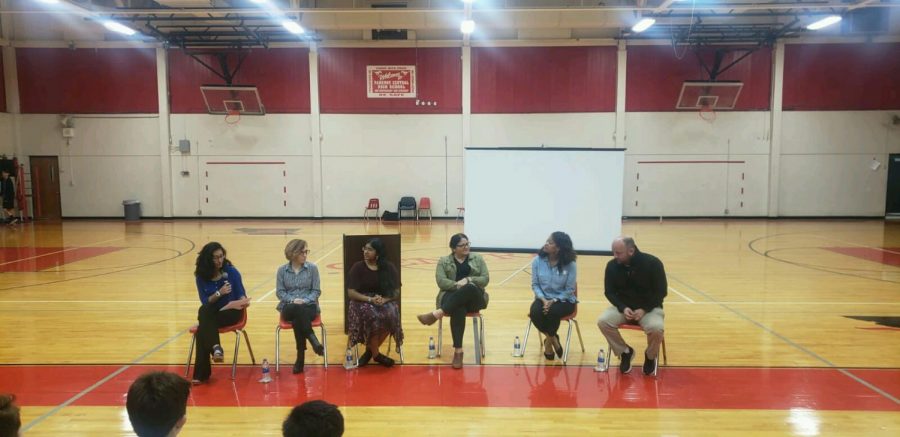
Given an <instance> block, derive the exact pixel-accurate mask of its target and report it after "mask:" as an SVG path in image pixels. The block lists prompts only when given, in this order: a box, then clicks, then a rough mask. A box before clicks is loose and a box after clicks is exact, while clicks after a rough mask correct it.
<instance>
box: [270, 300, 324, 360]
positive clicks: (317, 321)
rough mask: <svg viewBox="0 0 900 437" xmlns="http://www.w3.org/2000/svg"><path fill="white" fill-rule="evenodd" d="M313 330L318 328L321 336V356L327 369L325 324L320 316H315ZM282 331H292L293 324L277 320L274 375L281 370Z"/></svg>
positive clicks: (280, 319)
mask: <svg viewBox="0 0 900 437" xmlns="http://www.w3.org/2000/svg"><path fill="white" fill-rule="evenodd" d="M312 327H313V328H319V332H320V335H321V336H322V346H323V347H324V348H325V353H324V354H323V355H324V356H323V358H324V359H325V368H326V369H327V368H328V342H327V340H328V339H327V338H326V337H325V324H324V323H322V315H321V314H317V315H316V318H315V319H313V321H312ZM282 329H294V324H293V323H291V322H289V321H287V320H284V319H282V318H281V317H279V318H278V326H276V327H275V373H278V369H280V368H281V360H280V358H281V330H282Z"/></svg>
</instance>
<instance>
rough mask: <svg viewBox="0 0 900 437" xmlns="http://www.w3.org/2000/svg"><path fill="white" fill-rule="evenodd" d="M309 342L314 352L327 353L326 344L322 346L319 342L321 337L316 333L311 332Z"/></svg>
mask: <svg viewBox="0 0 900 437" xmlns="http://www.w3.org/2000/svg"><path fill="white" fill-rule="evenodd" d="M307 338H309V344H310V345H311V346H312V348H313V352H315V353H316V355H318V356H322V355H324V354H325V346H322V343H319V339H318V338H317V337H316V334H315V333H312V334H309V337H307Z"/></svg>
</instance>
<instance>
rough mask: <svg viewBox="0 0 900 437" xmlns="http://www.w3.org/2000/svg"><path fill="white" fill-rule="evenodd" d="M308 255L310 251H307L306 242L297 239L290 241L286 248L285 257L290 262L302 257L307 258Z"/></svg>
mask: <svg viewBox="0 0 900 437" xmlns="http://www.w3.org/2000/svg"><path fill="white" fill-rule="evenodd" d="M307 254H309V251H308V250H306V240H300V239H298V238H295V239H293V240H291V241H289V242H288V244H287V246H284V257H285V258H287V260H288V261H293V260H294V258H297V257H298V256H300V255H303V256H304V257H305V256H306V255H307ZM303 261H306V259H305V258H304V259H303Z"/></svg>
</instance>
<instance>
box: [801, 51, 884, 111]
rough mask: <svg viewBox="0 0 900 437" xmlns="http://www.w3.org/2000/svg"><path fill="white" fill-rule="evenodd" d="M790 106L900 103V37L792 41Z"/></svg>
mask: <svg viewBox="0 0 900 437" xmlns="http://www.w3.org/2000/svg"><path fill="white" fill-rule="evenodd" d="M784 109H785V110H795V111H837V110H845V111H849V110H890V109H900V43H879V44H876V43H870V44H788V45H786V46H785V53H784Z"/></svg>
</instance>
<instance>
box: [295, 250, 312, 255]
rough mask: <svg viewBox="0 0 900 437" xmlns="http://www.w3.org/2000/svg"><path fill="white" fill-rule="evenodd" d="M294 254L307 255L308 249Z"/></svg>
mask: <svg viewBox="0 0 900 437" xmlns="http://www.w3.org/2000/svg"><path fill="white" fill-rule="evenodd" d="M296 253H297V254H298V255H309V249H303V250H298V251H297V252H296Z"/></svg>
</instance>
